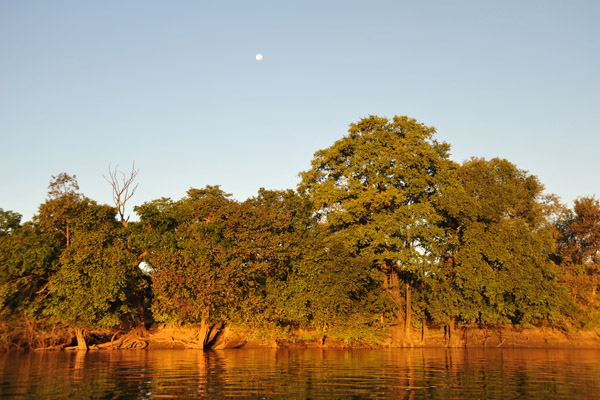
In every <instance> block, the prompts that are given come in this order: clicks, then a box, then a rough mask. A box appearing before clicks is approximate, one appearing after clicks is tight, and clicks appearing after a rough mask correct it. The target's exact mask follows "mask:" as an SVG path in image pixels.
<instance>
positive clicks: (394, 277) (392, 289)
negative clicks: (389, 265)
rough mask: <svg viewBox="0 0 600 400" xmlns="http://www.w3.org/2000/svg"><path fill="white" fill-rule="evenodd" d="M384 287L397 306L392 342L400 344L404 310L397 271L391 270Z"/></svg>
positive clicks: (402, 333)
mask: <svg viewBox="0 0 600 400" xmlns="http://www.w3.org/2000/svg"><path fill="white" fill-rule="evenodd" d="M385 283H386V286H387V287H386V289H387V290H388V292H389V293H390V295H391V297H392V300H393V301H394V303H396V305H397V307H398V314H397V315H396V319H397V325H396V329H395V331H394V338H393V342H394V345H397V346H400V345H402V342H403V339H404V338H403V336H404V332H403V331H404V311H403V310H402V306H401V304H402V291H401V290H400V277H399V274H398V272H396V271H392V272H391V273H390V275H389V283H388V282H387V281H386V282H385Z"/></svg>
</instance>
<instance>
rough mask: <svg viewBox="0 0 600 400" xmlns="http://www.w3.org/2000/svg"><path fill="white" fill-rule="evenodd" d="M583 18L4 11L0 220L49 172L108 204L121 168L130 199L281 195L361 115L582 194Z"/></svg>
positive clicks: (43, 5)
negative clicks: (209, 193)
mask: <svg viewBox="0 0 600 400" xmlns="http://www.w3.org/2000/svg"><path fill="white" fill-rule="evenodd" d="M598 21H600V2H597V1H569V2H567V1H541V0H540V1H494V2H492V1H481V0H479V1H450V0H446V1H442V0H440V1H420V2H415V1H411V2H408V1H370V2H364V1H360V2H358V1H302V2H284V1H239V2H232V1H222V2H208V1H170V2H164V1H161V2H159V1H102V2H100V1H96V2H92V1H52V2H49V1H27V0H23V1H3V2H0V143H1V145H0V154H1V157H0V179H1V182H2V185H1V186H0V208H3V209H5V210H13V211H16V212H19V213H21V214H23V216H24V220H28V219H31V217H32V216H33V215H34V214H35V213H36V212H37V208H38V206H39V205H40V204H41V203H42V202H43V201H44V200H45V198H46V192H47V186H48V183H49V181H50V179H51V175H57V174H59V173H60V172H67V173H69V174H75V175H77V178H78V181H79V184H80V188H81V191H82V192H83V193H84V194H85V195H87V196H89V197H91V198H93V199H95V200H97V201H98V202H101V203H108V204H110V203H111V189H110V187H109V185H108V184H107V183H106V181H104V179H103V177H102V174H103V173H104V174H106V173H107V169H108V165H109V164H111V165H113V166H114V165H115V164H118V165H119V166H120V167H121V169H125V170H127V169H129V168H130V167H131V163H132V162H134V161H135V164H136V167H138V168H139V169H140V174H139V178H138V183H139V189H138V191H137V193H136V195H135V197H134V198H133V199H132V200H131V205H135V204H141V203H143V202H145V201H149V200H153V199H157V198H160V197H171V198H173V199H179V198H181V197H183V196H184V195H185V192H186V191H187V190H188V189H189V188H190V187H197V188H200V187H204V186H205V185H207V184H210V185H221V186H222V188H223V189H224V190H225V191H227V192H229V193H232V194H233V197H234V198H236V199H239V200H244V199H246V198H248V197H252V196H254V195H255V194H256V192H257V190H258V189H259V188H260V187H265V188H267V189H285V188H295V187H296V184H297V182H298V173H299V172H300V171H303V170H306V169H308V168H309V166H310V161H311V159H312V156H313V154H314V152H315V151H317V150H319V149H322V148H326V147H328V146H330V145H331V144H333V142H335V141H336V140H337V139H339V138H341V137H342V136H344V135H345V134H346V133H347V128H348V125H349V124H350V123H352V122H355V121H358V120H359V119H360V118H362V117H366V116H368V115H371V114H373V115H380V116H387V117H392V116H394V115H408V116H410V117H414V118H416V119H417V120H419V121H420V122H423V123H425V124H426V125H430V126H435V127H436V128H437V129H438V139H439V140H443V141H446V142H448V143H450V144H451V145H452V158H453V159H454V160H456V161H459V162H460V161H463V160H465V159H467V158H470V157H472V156H477V157H486V158H492V157H502V158H507V159H508V160H509V161H511V162H513V163H515V164H516V165H517V166H518V167H519V168H522V169H525V170H527V171H529V172H530V173H531V174H534V175H537V176H538V177H539V178H540V180H541V181H542V183H543V184H544V185H545V186H546V189H547V192H549V193H556V194H557V195H559V196H560V197H561V198H562V199H563V201H564V202H565V203H570V202H571V201H572V200H574V199H575V198H576V197H577V196H582V195H598V194H599V193H600V168H599V162H598V156H597V155H598V152H599V151H600V130H599V128H598V127H599V126H600V94H599V93H600V78H599V76H598V75H599V72H598V71H600V24H599V23H598ZM257 53H262V54H263V56H264V59H263V60H262V61H256V59H255V55H256V54H257ZM129 209H130V210H131V207H129Z"/></svg>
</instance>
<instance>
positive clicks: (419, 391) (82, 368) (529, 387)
mask: <svg viewBox="0 0 600 400" xmlns="http://www.w3.org/2000/svg"><path fill="white" fill-rule="evenodd" d="M0 398H3V399H4V398H23V399H25V398H42V399H63V398H71V399H88V398H92V399H154V398H157V399H158V398H160V399H163V398H182V399H194V398H201V399H220V398H250V399H517V398H519V399H593V398H600V350H560V349H467V350H465V349H460V350H446V349H410V350H402V349H392V350H320V349H315V350H312V349H311V350H298V349H277V350H276V349H235V350H222V351H207V352H201V351H195V350H147V351H146V350H126V351H90V352H88V353H83V352H30V353H6V354H0Z"/></svg>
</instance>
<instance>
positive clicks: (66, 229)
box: [65, 219, 71, 247]
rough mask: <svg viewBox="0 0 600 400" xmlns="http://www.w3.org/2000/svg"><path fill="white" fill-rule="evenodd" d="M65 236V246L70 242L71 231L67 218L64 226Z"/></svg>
mask: <svg viewBox="0 0 600 400" xmlns="http://www.w3.org/2000/svg"><path fill="white" fill-rule="evenodd" d="M65 236H66V238H67V247H69V245H70V244H71V233H70V231H69V220H68V219H67V223H66V228H65Z"/></svg>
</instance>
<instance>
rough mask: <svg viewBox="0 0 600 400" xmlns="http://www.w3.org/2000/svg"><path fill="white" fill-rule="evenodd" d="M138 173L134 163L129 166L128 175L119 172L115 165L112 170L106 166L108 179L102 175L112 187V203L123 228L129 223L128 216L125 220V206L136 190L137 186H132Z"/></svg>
mask: <svg viewBox="0 0 600 400" xmlns="http://www.w3.org/2000/svg"><path fill="white" fill-rule="evenodd" d="M139 172H140V170H139V169H135V162H134V163H133V164H132V165H131V172H129V174H125V172H123V171H119V166H118V165H115V168H114V169H112V168H111V167H110V165H109V166H108V177H107V176H106V175H104V174H102V176H103V177H104V179H106V182H108V183H109V184H110V185H111V186H112V190H113V202H114V203H115V207H117V211H118V213H119V217H120V218H121V223H122V224H123V226H127V223H128V222H129V216H127V218H125V204H126V203H127V201H128V200H129V199H131V197H133V195H134V194H135V191H136V189H137V188H138V185H137V184H135V186H134V185H133V183H134V181H135V178H137V176H138V173H139ZM119 178H120V179H119Z"/></svg>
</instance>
